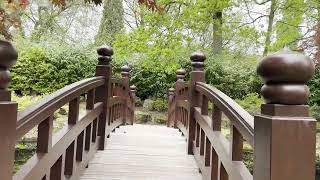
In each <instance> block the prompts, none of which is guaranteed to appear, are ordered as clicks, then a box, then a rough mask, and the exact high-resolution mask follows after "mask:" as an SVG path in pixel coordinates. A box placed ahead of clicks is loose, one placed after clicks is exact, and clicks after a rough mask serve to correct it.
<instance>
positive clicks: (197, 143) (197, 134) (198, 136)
mask: <svg viewBox="0 0 320 180" xmlns="http://www.w3.org/2000/svg"><path fill="white" fill-rule="evenodd" d="M195 125H196V137H195V138H196V147H199V140H200V125H199V124H198V123H196V124H195Z"/></svg>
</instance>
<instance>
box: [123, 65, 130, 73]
mask: <svg viewBox="0 0 320 180" xmlns="http://www.w3.org/2000/svg"><path fill="white" fill-rule="evenodd" d="M121 71H122V72H129V71H130V67H129V66H128V65H124V66H122V67H121Z"/></svg>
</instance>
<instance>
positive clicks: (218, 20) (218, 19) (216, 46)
mask: <svg viewBox="0 0 320 180" xmlns="http://www.w3.org/2000/svg"><path fill="white" fill-rule="evenodd" d="M213 19H214V20H215V22H214V23H213V37H212V40H213V42H212V48H213V53H214V54H221V52H222V30H221V26H222V12H217V13H215V14H214V15H213Z"/></svg>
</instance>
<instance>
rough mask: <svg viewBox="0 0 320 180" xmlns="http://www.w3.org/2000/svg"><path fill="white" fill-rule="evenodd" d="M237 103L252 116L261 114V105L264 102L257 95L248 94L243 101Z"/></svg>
mask: <svg viewBox="0 0 320 180" xmlns="http://www.w3.org/2000/svg"><path fill="white" fill-rule="evenodd" d="M236 101H237V103H238V104H239V105H240V106H241V107H243V108H244V109H245V110H246V111H248V112H249V113H251V114H256V113H259V112H260V107H261V104H262V103H263V100H262V99H261V98H260V97H259V95H258V94H257V93H250V94H247V95H246V96H245V97H244V98H243V99H242V100H236Z"/></svg>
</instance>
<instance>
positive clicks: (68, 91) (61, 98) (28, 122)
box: [16, 77, 104, 141]
mask: <svg viewBox="0 0 320 180" xmlns="http://www.w3.org/2000/svg"><path fill="white" fill-rule="evenodd" d="M103 84H104V78H103V77H93V78H88V79H84V80H81V81H79V82H76V83H73V84H71V85H68V86H66V87H64V88H62V89H60V90H58V91H56V92H54V93H52V94H50V95H47V96H45V97H44V98H43V99H41V100H40V101H39V102H37V103H36V104H32V105H30V106H29V107H27V108H26V109H25V110H23V111H21V112H19V113H18V120H17V135H16V140H17V141H18V140H19V139H20V138H21V137H22V136H24V135H25V134H26V133H27V132H29V131H30V130H31V129H32V128H33V127H35V126H36V125H38V124H40V123H41V122H42V121H44V120H45V118H46V117H48V116H50V115H51V114H52V113H54V112H55V111H56V110H57V109H59V108H60V107H62V106H63V105H65V104H67V103H69V102H70V101H71V100H73V99H74V98H76V97H79V96H80V95H82V94H85V93H86V92H88V91H89V90H92V89H95V88H97V87H99V86H101V85H103Z"/></svg>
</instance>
